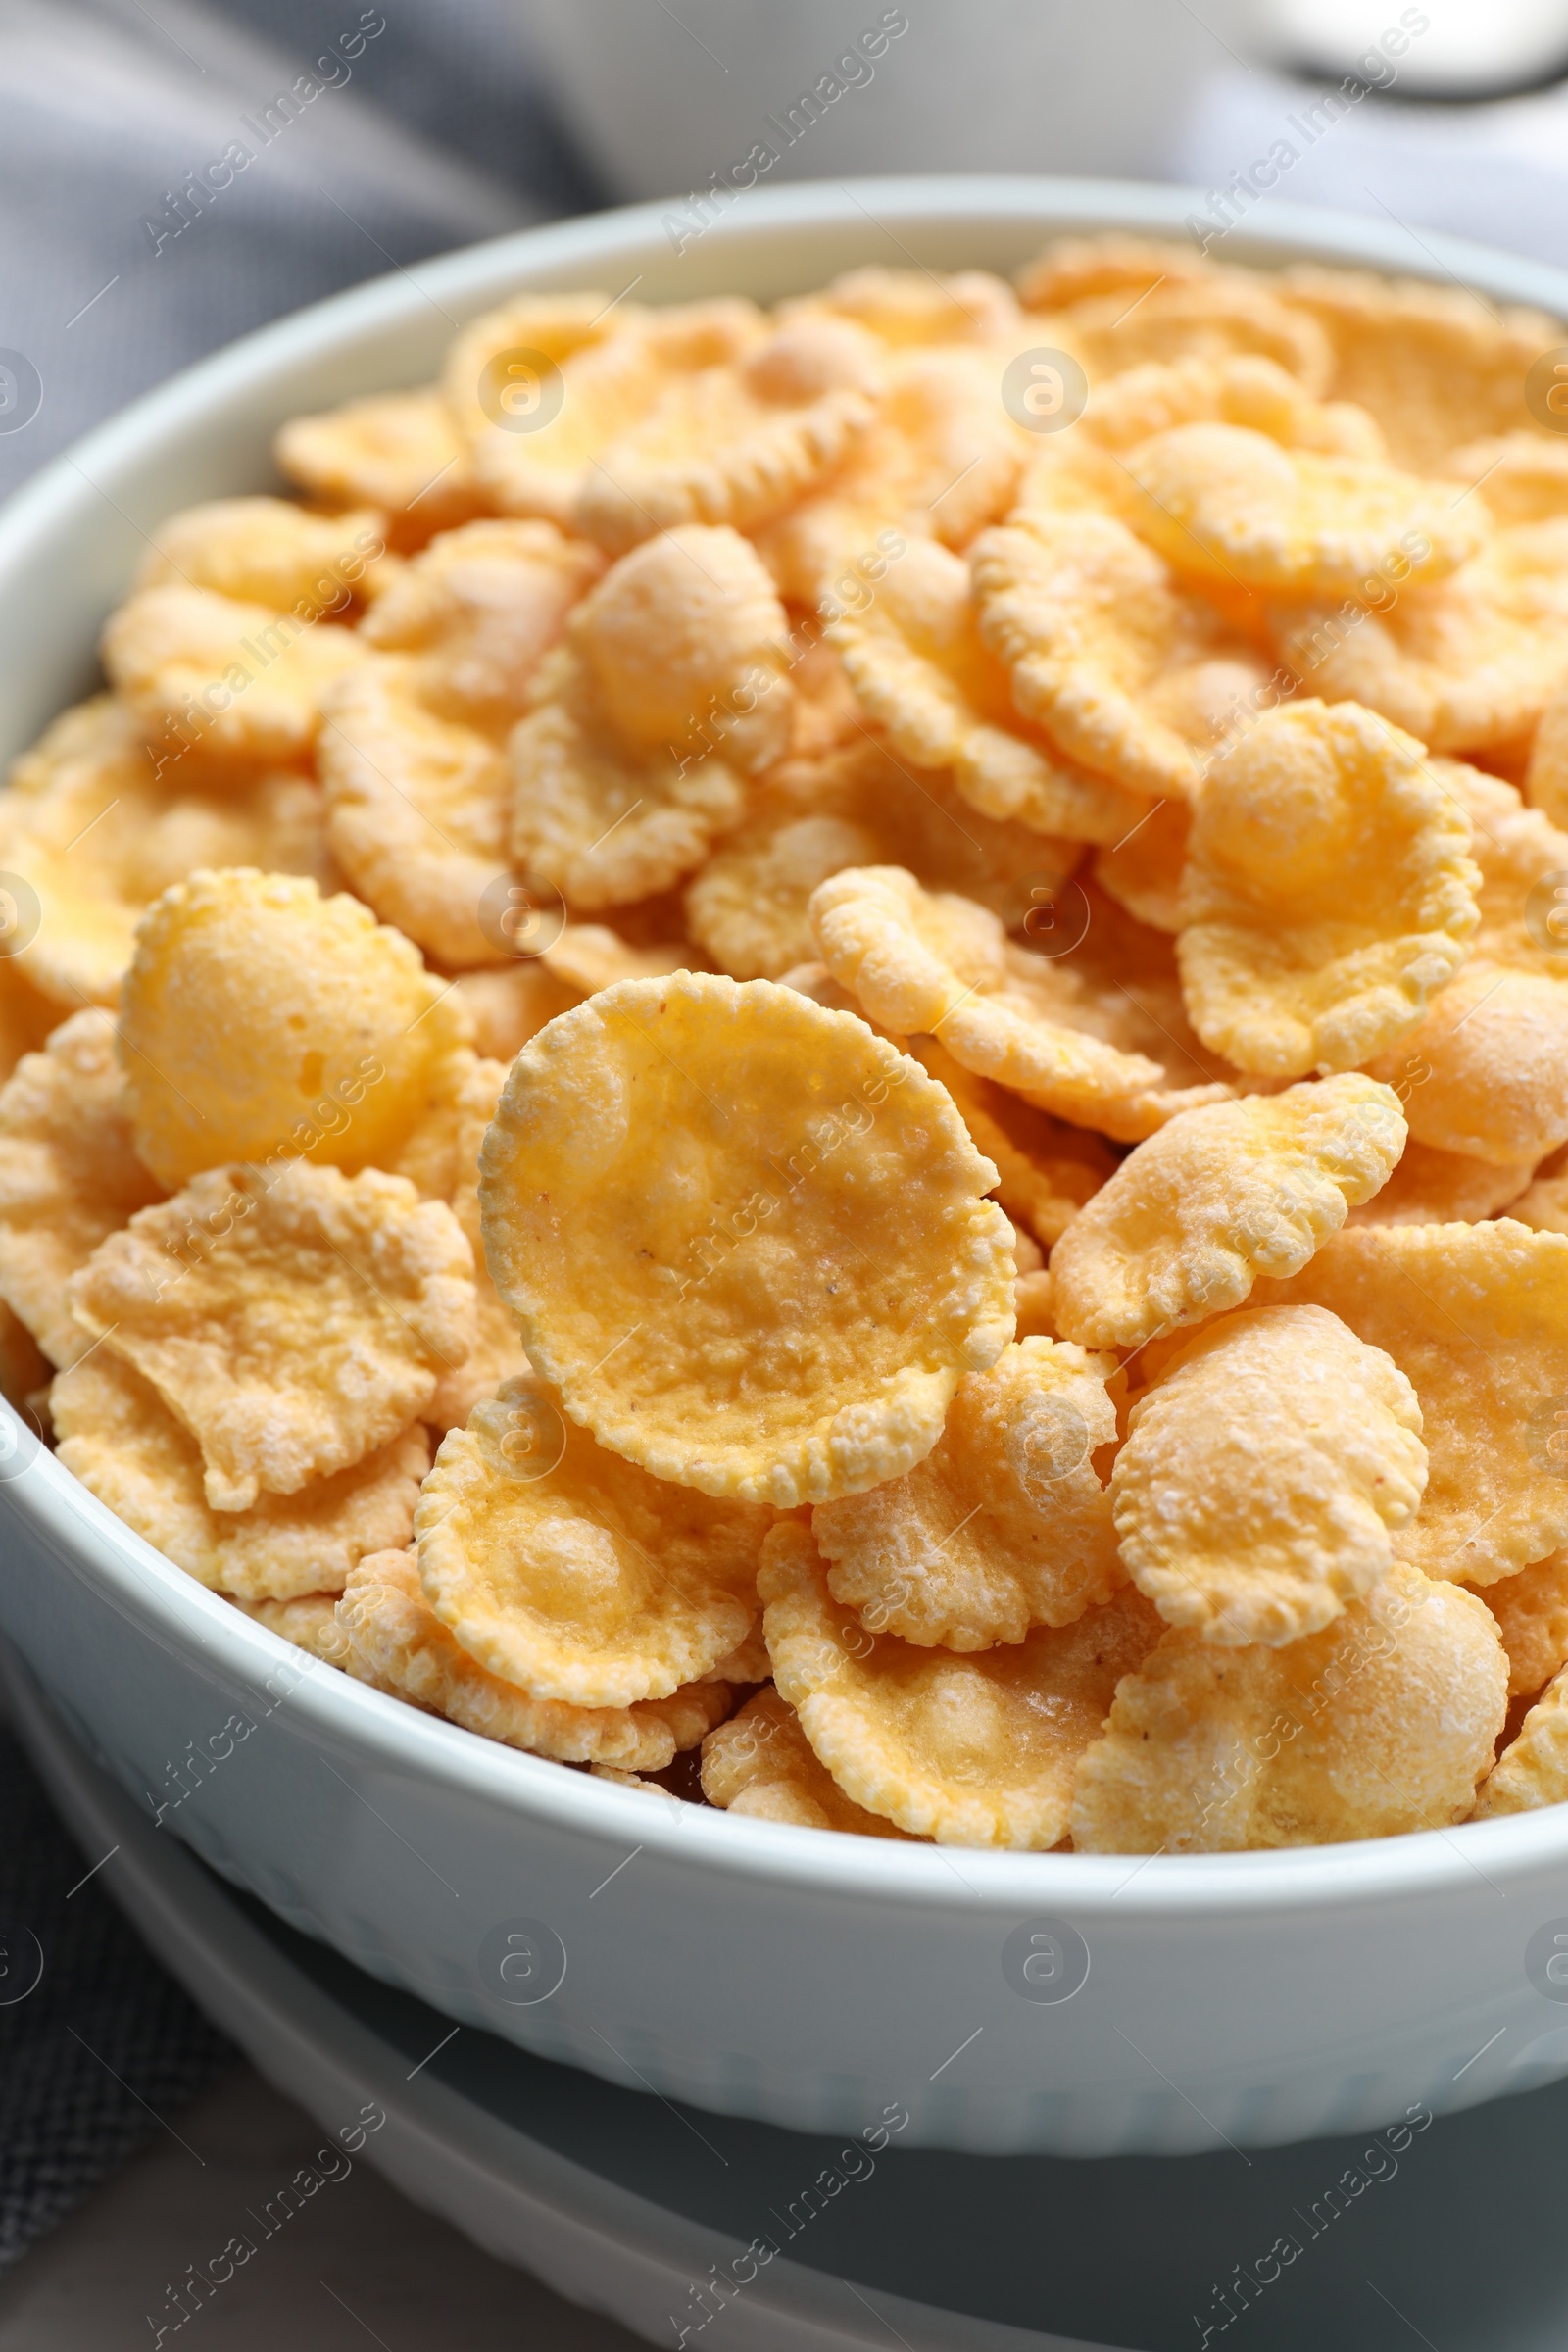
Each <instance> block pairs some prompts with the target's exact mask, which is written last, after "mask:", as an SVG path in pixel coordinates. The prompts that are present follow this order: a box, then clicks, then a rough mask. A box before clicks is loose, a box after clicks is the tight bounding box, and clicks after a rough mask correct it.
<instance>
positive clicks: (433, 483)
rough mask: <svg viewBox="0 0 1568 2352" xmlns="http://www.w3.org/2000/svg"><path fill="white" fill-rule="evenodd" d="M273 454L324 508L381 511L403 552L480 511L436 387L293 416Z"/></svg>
mask: <svg viewBox="0 0 1568 2352" xmlns="http://www.w3.org/2000/svg"><path fill="white" fill-rule="evenodd" d="M273 454H274V455H275V457H276V459H277V463H278V466H279V468H280V470H281V471H282V472H284V473H286V474H287V475H288V477H289V479H290V481H292V482H297V483H298V484H299V486H300V488H301V489H302V490H304V491H305V492H306V493H307V494H308V495H309V496H310V497H312V498H315V499H317V500H319V502H320V503H321V504H322V505H323V506H328V507H373V508H376V509H377V510H378V511H379V512H381V513H382V514H384V515H386V516H387V519H388V523H389V525H390V533H391V536H392V539H393V541H394V543H395V544H396V545H397V546H398V547H400V548H404V549H410V548H417V547H419V546H421V545H422V544H423V543H424V541H425V540H426V539H428V538H429V537H430V536H431V535H432V533H434V532H436V531H449V530H452V529H453V528H454V527H455V526H456V525H457V524H459V523H463V522H466V521H467V520H468V519H469V517H470V516H471V515H474V514H475V513H476V512H477V511H478V507H479V503H480V502H479V494H478V491H477V488H476V486H475V484H474V481H473V478H472V475H471V473H470V471H469V467H468V463H467V453H466V444H465V442H464V440H463V438H462V436H461V434H460V433H459V432H458V430H457V427H456V426H455V425H454V423H453V421H452V418H451V417H450V415H449V414H448V411H447V404H446V402H445V400H444V399H443V398H442V396H441V392H440V388H439V386H437V385H434V384H430V385H427V386H425V387H424V388H423V389H422V390H420V391H417V392H376V393H372V394H371V395H370V396H369V397H368V399H364V400H348V401H345V402H344V403H343V406H342V407H341V408H338V409H328V410H326V411H325V412H324V413H323V414H322V415H320V416H319V417H290V418H289V420H288V422H287V423H286V424H284V425H282V426H280V428H279V430H278V434H277V438H276V440H275V442H274V443H273Z"/></svg>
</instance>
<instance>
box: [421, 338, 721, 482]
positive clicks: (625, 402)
mask: <svg viewBox="0 0 1568 2352" xmlns="http://www.w3.org/2000/svg"><path fill="white" fill-rule="evenodd" d="M764 332H765V327H764V323H763V320H762V317H761V314H760V312H759V310H758V308H757V306H756V304H755V303H751V302H743V301H737V300H732V299H722V300H718V301H712V302H693V303H683V304H676V305H672V306H671V307H670V308H669V309H667V310H664V311H648V310H645V309H643V308H642V306H641V305H640V304H637V303H628V302H625V301H616V300H615V299H614V297H613V296H612V295H610V294H597V293H590V294H543V295H537V294H535V295H524V296H522V297H521V298H520V299H519V300H517V301H515V302H511V303H506V304H503V306H502V307H501V309H500V310H497V311H491V312H488V313H487V314H486V315H485V316H484V317H483V318H481V319H475V320H474V321H473V324H472V325H471V326H469V327H467V328H466V329H465V330H464V332H463V333H462V334H461V335H459V336H458V338H457V340H456V341H455V342H454V343H453V345H452V347H451V349H450V351H449V352H448V354H447V358H446V363H445V366H444V368H443V370H442V379H441V380H442V387H443V390H444V391H445V393H446V396H447V400H448V403H449V405H450V409H451V414H452V416H453V417H454V419H455V420H456V422H457V424H458V426H459V429H460V431H461V432H462V433H463V434H464V436H465V437H466V440H467V442H468V445H469V462H470V464H471V466H472V469H473V473H474V478H475V480H476V482H477V483H478V485H479V487H480V489H481V491H482V492H483V493H484V495H485V496H487V497H488V498H489V499H490V500H491V501H492V502H493V503H494V505H495V506H497V507H499V509H500V510H501V512H502V513H503V514H506V515H542V516H544V517H545V518H546V519H547V520H549V521H552V522H559V523H562V524H568V523H571V522H572V520H573V518H574V516H575V514H576V511H577V508H578V506H579V504H580V502H581V500H582V498H583V495H584V493H585V492H586V490H587V488H588V486H589V484H590V483H591V482H592V481H593V480H594V478H595V475H596V471H597V468H598V466H599V464H600V462H601V460H602V458H603V457H604V454H605V452H606V451H607V450H608V449H609V448H610V447H611V446H612V445H613V443H615V442H616V441H618V440H619V438H620V437H621V436H622V435H623V434H625V433H628V432H630V431H631V430H632V429H633V428H634V427H635V426H636V425H637V424H638V423H639V421H640V420H641V419H642V418H643V417H646V416H647V415H648V413H649V411H650V410H652V409H657V408H658V407H659V406H660V404H661V402H662V397H663V395H664V394H665V393H666V392H669V391H671V390H672V389H674V388H675V387H676V386H677V385H678V384H680V383H681V382H682V381H683V380H684V379H685V378H686V377H688V376H690V375H692V374H693V373H695V372H697V371H700V370H708V369H712V368H719V367H721V366H722V365H723V364H724V363H726V362H728V361H731V360H735V359H738V358H739V357H740V356H741V355H742V354H743V353H744V352H746V351H747V350H749V349H750V348H751V347H752V346H753V345H754V344H756V343H757V342H758V341H760V338H761V336H762V335H763V334H764ZM541 361H542V362H543V363H544V365H543V366H542V367H541V365H540V363H541Z"/></svg>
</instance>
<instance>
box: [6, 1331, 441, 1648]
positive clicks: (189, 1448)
mask: <svg viewBox="0 0 1568 2352" xmlns="http://www.w3.org/2000/svg"><path fill="white" fill-rule="evenodd" d="M49 1402H50V1410H51V1412H52V1413H53V1415H54V1424H55V1429H56V1431H57V1433H58V1435H59V1438H60V1459H61V1461H62V1462H63V1463H64V1464H65V1466H66V1468H67V1469H68V1470H70V1471H71V1472H73V1475H74V1476H75V1477H77V1478H79V1479H80V1481H81V1483H82V1485H83V1486H84V1487H85V1488H86V1489H87V1490H88V1492H89V1494H92V1495H97V1497H98V1499H99V1501H100V1502H102V1503H106V1504H107V1505H108V1507H109V1509H110V1510H112V1511H113V1512H114V1513H115V1515H116V1516H117V1518H120V1519H123V1521H124V1522H125V1524H126V1526H127V1527H130V1528H133V1529H134V1530H135V1532H136V1534H137V1535H138V1536H142V1537H144V1538H145V1539H146V1541H147V1542H148V1543H149V1544H154V1545H155V1546H156V1547H157V1549H158V1550H160V1551H161V1552H163V1553H164V1555H165V1557H166V1558H168V1559H170V1560H172V1562H173V1564H174V1566H175V1567H176V1568H182V1569H183V1570H184V1571H185V1573H186V1575H187V1576H193V1577H195V1578H196V1580H197V1582H198V1583H200V1584H203V1585H206V1586H207V1587H208V1589H209V1591H211V1592H214V1593H227V1594H228V1595H229V1596H230V1597H231V1598H233V1599H238V1600H250V1601H257V1600H284V1601H286V1600H294V1599H296V1598H297V1597H298V1596H299V1595H300V1594H301V1593H337V1592H341V1591H342V1588H343V1582H344V1579H345V1578H346V1577H347V1576H348V1574H349V1572H350V1571H351V1569H352V1568H353V1567H354V1564H355V1562H356V1561H357V1560H359V1559H360V1558H361V1557H362V1556H363V1555H364V1554H365V1553H366V1552H371V1551H379V1550H381V1549H382V1548H383V1546H385V1545H388V1544H407V1543H408V1541H409V1539H410V1536H411V1534H412V1532H413V1528H414V1506H415V1504H416V1503H417V1500H418V1498H419V1481H420V1480H421V1479H422V1478H423V1476H424V1474H425V1472H426V1470H427V1469H428V1468H429V1466H430V1450H429V1446H428V1444H427V1442H426V1440H425V1436H424V1432H423V1431H422V1430H420V1429H418V1428H417V1427H416V1428H413V1429H406V1430H403V1431H402V1432H400V1434H399V1435H398V1436H397V1437H395V1438H394V1439H393V1440H392V1442H391V1444H390V1445H388V1446H382V1447H381V1448H380V1449H379V1451H377V1452H375V1453H371V1454H368V1455H367V1456H366V1458H365V1459H364V1460H363V1461H360V1462H356V1463H355V1465H354V1466H353V1468H352V1469H348V1470H340V1471H338V1472H337V1474H336V1475H335V1476H334V1477H331V1478H320V1479H317V1480H316V1481H315V1482H314V1483H313V1484H312V1485H311V1486H309V1487H307V1488H306V1489H305V1490H304V1491H303V1493H301V1494H298V1495H259V1496H258V1497H257V1500H256V1502H255V1504H254V1505H253V1506H252V1508H251V1509H249V1510H246V1511H215V1510H213V1509H212V1508H211V1506H210V1505H209V1503H208V1501H207V1499H206V1494H205V1488H204V1481H203V1473H202V1456H201V1449H200V1447H199V1446H197V1444H196V1441H195V1440H194V1438H192V1437H191V1436H190V1435H189V1434H188V1433H187V1432H186V1431H185V1430H184V1429H182V1428H181V1427H180V1425H179V1423H178V1422H177V1421H176V1420H175V1418H174V1416H173V1414H172V1412H171V1411H170V1410H169V1408H168V1406H167V1405H165V1404H164V1403H163V1402H162V1400H161V1399H160V1397H159V1396H158V1393H157V1391H156V1390H155V1389H154V1388H153V1387H152V1385H151V1383H150V1382H148V1381H145V1380H143V1379H142V1377H141V1375H140V1373H138V1372H136V1371H134V1370H133V1369H132V1368H131V1366H130V1365H129V1364H128V1363H126V1362H124V1361H123V1358H122V1357H120V1356H117V1355H115V1354H113V1353H112V1352H111V1350H110V1349H109V1348H97V1349H96V1350H95V1351H94V1352H93V1354H92V1355H90V1356H88V1357H86V1358H84V1359H83V1361H82V1362H80V1363H78V1364H75V1365H73V1367H72V1368H71V1369H70V1370H69V1371H65V1372H62V1373H61V1374H60V1376H59V1378H58V1379H57V1380H56V1382H55V1384H54V1387H53V1388H52V1389H51V1391H50V1393H49Z"/></svg>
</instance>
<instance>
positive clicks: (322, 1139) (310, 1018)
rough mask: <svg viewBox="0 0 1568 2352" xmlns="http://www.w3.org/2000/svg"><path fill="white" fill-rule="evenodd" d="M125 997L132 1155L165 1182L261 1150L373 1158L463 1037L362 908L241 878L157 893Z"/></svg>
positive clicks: (458, 1017) (390, 1149) (417, 1105)
mask: <svg viewBox="0 0 1568 2352" xmlns="http://www.w3.org/2000/svg"><path fill="white" fill-rule="evenodd" d="M122 1004H123V1011H122V1016H121V1028H120V1048H121V1058H122V1061H123V1065H124V1068H125V1073H126V1084H127V1089H128V1092H129V1096H130V1103H131V1112H132V1117H133V1119H134V1123H135V1133H136V1147H137V1150H138V1151H139V1152H140V1153H141V1155H142V1157H143V1159H145V1160H146V1162H147V1164H148V1166H149V1167H150V1168H152V1169H153V1170H154V1171H155V1172H156V1173H158V1174H159V1175H160V1176H161V1178H162V1179H163V1181H165V1182H166V1183H168V1184H170V1185H172V1186H178V1185H179V1184H180V1183H182V1182H183V1181H184V1180H185V1179H186V1178H187V1177H190V1176H194V1175H196V1174H197V1173H198V1172H199V1171H200V1170H202V1169H204V1168H211V1167H216V1166H219V1165H220V1164H221V1163H223V1162H225V1161H228V1160H232V1159H248V1160H265V1159H267V1158H268V1157H269V1155H270V1154H284V1155H291V1156H298V1155H300V1154H302V1153H303V1154H309V1155H311V1156H313V1157H315V1158H317V1159H318V1160H320V1161H322V1162H325V1163H329V1164H331V1165H333V1166H338V1167H345V1168H350V1169H353V1168H363V1167H365V1166H367V1165H377V1164H379V1165H384V1164H385V1162H386V1160H387V1158H388V1156H389V1155H390V1154H392V1153H394V1152H396V1150H397V1149H398V1147H399V1145H400V1144H401V1143H402V1142H403V1141H404V1140H406V1138H407V1136H408V1134H409V1132H410V1130H411V1128H412V1127H413V1126H414V1125H415V1124H416V1122H417V1119H418V1118H419V1116H420V1115H421V1113H422V1110H423V1108H424V1102H425V1096H426V1094H427V1092H428V1090H429V1089H430V1088H431V1086H432V1085H433V1084H436V1083H437V1082H438V1080H439V1076H440V1072H441V1070H442V1067H443V1065H444V1064H445V1063H446V1061H447V1060H448V1059H449V1057H450V1056H451V1054H453V1053H454V1052H455V1051H456V1050H457V1049H458V1047H459V1046H460V1044H461V1043H462V1041H463V1040H464V1038H465V1036H466V1020H465V1017H464V1015H463V1012H462V1010H461V1005H460V1004H459V1002H458V1001H457V1000H456V999H454V997H453V996H452V993H451V989H450V984H444V983H442V982H440V981H437V980H435V979H432V978H431V976H430V975H429V974H428V973H427V972H426V971H425V969H424V967H423V965H422V963H421V962H420V960H419V956H418V954H417V950H416V949H415V948H414V947H413V946H412V945H411V944H410V942H409V941H408V940H406V939H404V938H403V937H402V936H401V934H400V933H398V932H396V931H392V930H388V929H387V928H385V927H384V926H382V925H379V924H377V922H376V921H375V918H374V916H373V915H372V914H371V913H370V911H369V909H368V907H362V906H361V905H360V903H359V902H358V900H356V899H351V898H349V897H348V896H347V895H346V894H340V895H339V896H337V897H335V898H330V899H323V898H322V897H321V895H320V893H319V891H318V889H317V887H316V885H315V883H314V882H310V881H305V880H294V879H292V878H290V877H289V876H286V875H282V874H262V873H257V872H255V871H251V870H247V869H245V868H238V869H234V870H232V871H229V872H226V873H196V874H193V875H192V876H191V879H190V880H189V881H188V882H182V883H179V884H177V885H176V886H175V888H174V889H172V890H170V891H166V892H165V894H164V896H163V898H162V899H160V900H159V901H158V902H157V904H156V906H154V907H152V908H150V909H149V911H148V913H147V915H146V917H145V919H144V920H143V923H142V925H141V928H140V931H139V934H138V937H137V943H136V953H135V956H134V957H133V959H132V962H131V966H130V969H129V971H128V972H127V973H126V975H125V981H124V987H123V997H122Z"/></svg>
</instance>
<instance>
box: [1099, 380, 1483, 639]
mask: <svg viewBox="0 0 1568 2352" xmlns="http://www.w3.org/2000/svg"><path fill="white" fill-rule="evenodd" d="M1127 467H1128V472H1129V474H1130V475H1131V477H1132V480H1133V482H1134V483H1135V485H1136V497H1135V500H1134V511H1135V514H1136V518H1137V527H1138V530H1139V532H1140V534H1141V536H1142V537H1143V538H1145V539H1147V540H1148V541H1149V543H1150V544H1151V546H1152V547H1155V548H1157V549H1158V550H1159V553H1160V554H1161V555H1162V556H1163V557H1164V558H1165V559H1166V561H1167V563H1169V564H1172V565H1173V566H1174V567H1175V569H1176V570H1177V572H1178V573H1184V572H1185V573H1189V574H1194V575H1196V576H1197V577H1199V578H1201V579H1204V578H1210V577H1217V578H1219V579H1222V580H1229V581H1232V582H1235V583H1237V584H1239V585H1240V586H1242V587H1245V588H1257V589H1267V590H1269V591H1270V592H1271V593H1272V594H1274V595H1276V596H1354V595H1355V594H1357V592H1358V591H1359V590H1360V588H1361V585H1362V583H1363V581H1368V580H1375V579H1377V578H1379V577H1381V575H1382V573H1383V572H1384V571H1385V570H1387V568H1388V565H1389V562H1390V559H1391V558H1394V559H1395V560H1396V561H1397V562H1401V563H1402V565H1403V568H1401V570H1400V572H1399V575H1398V576H1399V577H1400V578H1401V579H1405V578H1409V579H1413V580H1416V581H1435V580H1441V579H1444V578H1446V576H1447V574H1448V573H1450V572H1452V571H1454V570H1456V569H1457V568H1458V566H1459V565H1460V564H1462V563H1463V562H1464V561H1465V559H1466V558H1467V557H1469V556H1473V555H1474V554H1475V552H1476V550H1477V549H1478V547H1480V546H1481V544H1482V541H1483V539H1484V537H1485V535H1486V530H1487V525H1488V523H1489V521H1490V517H1489V515H1488V514H1487V512H1486V509H1485V507H1484V506H1483V505H1482V502H1481V500H1480V499H1479V498H1476V499H1474V500H1473V501H1468V502H1466V503H1465V504H1464V505H1463V506H1462V507H1461V506H1459V505H1458V503H1457V502H1456V500H1455V495H1454V485H1453V484H1452V483H1451V482H1428V481H1423V480H1421V479H1420V478H1419V477H1418V476H1417V475H1415V474H1411V473H1401V472H1399V471H1398V470H1397V468H1396V467H1394V466H1390V465H1389V464H1387V462H1380V461H1378V460H1373V459H1365V458H1353V457H1341V456H1337V455H1333V456H1331V455H1329V454H1327V453H1325V452H1321V451H1316V450H1306V449H1286V448H1283V447H1282V446H1281V445H1280V443H1279V442H1277V441H1275V440H1273V439H1272V438H1271V437H1270V436H1269V435H1268V434H1266V433H1260V432H1256V431H1254V430H1253V429H1252V428H1251V427H1250V426H1249V425H1241V424H1223V423H1212V424H1178V425H1172V426H1170V427H1169V428H1168V429H1167V430H1166V431H1164V432H1159V433H1154V434H1152V435H1151V437H1150V438H1149V439H1148V440H1147V441H1145V442H1142V443H1140V445H1139V446H1138V447H1137V448H1136V449H1134V450H1133V451H1132V452H1131V453H1130V454H1129V456H1128V459H1127Z"/></svg>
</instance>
